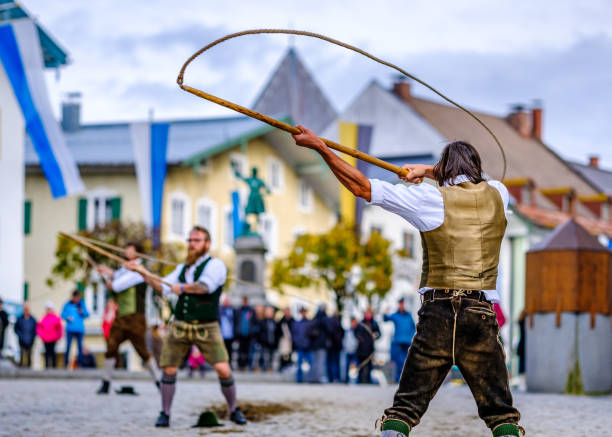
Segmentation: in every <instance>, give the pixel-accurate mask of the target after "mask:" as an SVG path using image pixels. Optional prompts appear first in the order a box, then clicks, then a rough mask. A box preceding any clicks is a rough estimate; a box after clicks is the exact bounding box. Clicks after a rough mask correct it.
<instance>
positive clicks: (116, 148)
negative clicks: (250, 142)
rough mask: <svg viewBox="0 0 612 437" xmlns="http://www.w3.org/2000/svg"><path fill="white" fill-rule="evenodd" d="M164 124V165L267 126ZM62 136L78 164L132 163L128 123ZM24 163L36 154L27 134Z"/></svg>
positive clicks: (224, 121)
mask: <svg viewBox="0 0 612 437" xmlns="http://www.w3.org/2000/svg"><path fill="white" fill-rule="evenodd" d="M168 123H169V124H170V129H169V132H168V152H167V160H168V164H179V163H182V162H183V161H185V160H187V159H189V158H193V157H194V156H199V157H200V159H203V158H205V157H207V156H211V155H213V154H215V153H218V152H215V150H216V149H218V147H219V146H222V145H223V144H225V143H228V142H231V141H232V140H239V139H241V138H243V137H244V136H246V135H249V134H252V133H257V131H258V130H259V129H261V128H265V127H267V125H264V124H263V123H261V122H260V121H258V120H255V119H253V118H250V117H247V116H235V117H217V118H206V119H198V120H174V121H169V122H168ZM64 135H65V138H66V143H67V145H68V148H69V149H70V151H71V152H72V156H74V159H75V161H76V162H77V164H78V165H82V166H83V165H85V166H119V165H133V164H134V151H133V147H132V139H131V134H130V124H129V123H107V124H86V125H82V126H81V127H80V128H79V129H78V130H76V131H74V132H65V133H64ZM206 154H208V155H207V156H204V155H206ZM25 162H26V165H30V166H32V165H38V155H37V154H36V152H35V151H34V147H33V146H32V143H31V142H30V140H29V136H26V148H25Z"/></svg>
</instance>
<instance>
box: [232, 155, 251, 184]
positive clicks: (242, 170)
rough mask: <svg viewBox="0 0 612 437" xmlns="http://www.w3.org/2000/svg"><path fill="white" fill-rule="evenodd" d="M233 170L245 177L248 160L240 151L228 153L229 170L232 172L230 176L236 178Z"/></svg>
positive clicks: (247, 170)
mask: <svg viewBox="0 0 612 437" xmlns="http://www.w3.org/2000/svg"><path fill="white" fill-rule="evenodd" d="M234 170H236V171H237V172H238V173H239V174H240V175H242V176H244V177H247V176H249V175H248V172H249V169H248V161H247V157H246V155H243V154H242V153H232V154H231V155H230V172H231V174H232V178H234V179H236V176H235V175H234Z"/></svg>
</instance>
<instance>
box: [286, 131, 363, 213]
mask: <svg viewBox="0 0 612 437" xmlns="http://www.w3.org/2000/svg"><path fill="white" fill-rule="evenodd" d="M298 128H299V129H300V130H301V131H302V133H301V134H295V135H293V138H294V139H295V142H296V144H297V145H298V146H302V147H307V148H309V149H312V150H314V151H316V152H317V153H319V155H321V157H322V158H323V159H324V160H325V162H326V163H327V165H328V166H329V168H330V169H331V171H332V172H333V173H334V175H335V176H336V178H337V179H338V180H339V181H340V183H341V184H342V185H344V186H345V187H346V188H347V189H348V190H349V191H350V192H351V193H353V194H354V195H355V196H357V197H362V198H364V199H365V200H367V201H368V202H369V201H370V200H371V199H372V187H371V186H370V181H369V180H368V178H366V177H365V175H364V174H363V173H361V172H360V171H359V170H357V169H356V168H355V167H353V166H352V165H349V164H348V163H347V162H345V161H343V160H342V159H341V158H340V157H339V156H338V155H336V154H335V153H334V152H333V151H332V150H331V149H330V148H329V147H327V145H326V144H325V143H324V142H323V141H322V140H321V139H320V138H319V137H318V136H316V135H315V133H314V132H313V131H311V130H310V129H308V128H306V127H304V126H301V125H300V126H298Z"/></svg>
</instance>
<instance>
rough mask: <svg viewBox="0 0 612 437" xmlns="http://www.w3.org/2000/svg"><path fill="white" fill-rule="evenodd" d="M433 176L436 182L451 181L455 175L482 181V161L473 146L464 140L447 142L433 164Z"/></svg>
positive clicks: (472, 180)
mask: <svg viewBox="0 0 612 437" xmlns="http://www.w3.org/2000/svg"><path fill="white" fill-rule="evenodd" d="M433 174H434V177H435V179H436V181H437V182H438V184H440V185H444V183H447V182H448V183H451V184H452V183H453V182H454V180H455V178H456V177H457V176H461V175H465V176H467V178H468V179H469V180H470V182H473V183H475V184H477V183H479V182H482V181H484V180H485V178H484V177H483V176H482V163H481V161H480V155H479V154H478V151H477V150H476V148H475V147H474V146H472V145H471V144H470V143H467V142H465V141H454V142H452V143H450V144H448V145H447V146H446V147H445V148H444V150H442V155H441V156H440V160H439V161H438V163H437V164H436V165H435V166H434V170H433Z"/></svg>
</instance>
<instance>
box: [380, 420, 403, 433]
mask: <svg viewBox="0 0 612 437" xmlns="http://www.w3.org/2000/svg"><path fill="white" fill-rule="evenodd" d="M382 430H383V431H387V430H389V431H397V432H401V433H402V434H405V435H408V433H409V432H410V428H409V427H408V425H406V424H405V423H404V422H400V421H399V420H393V419H390V420H387V421H385V423H383V426H382Z"/></svg>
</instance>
